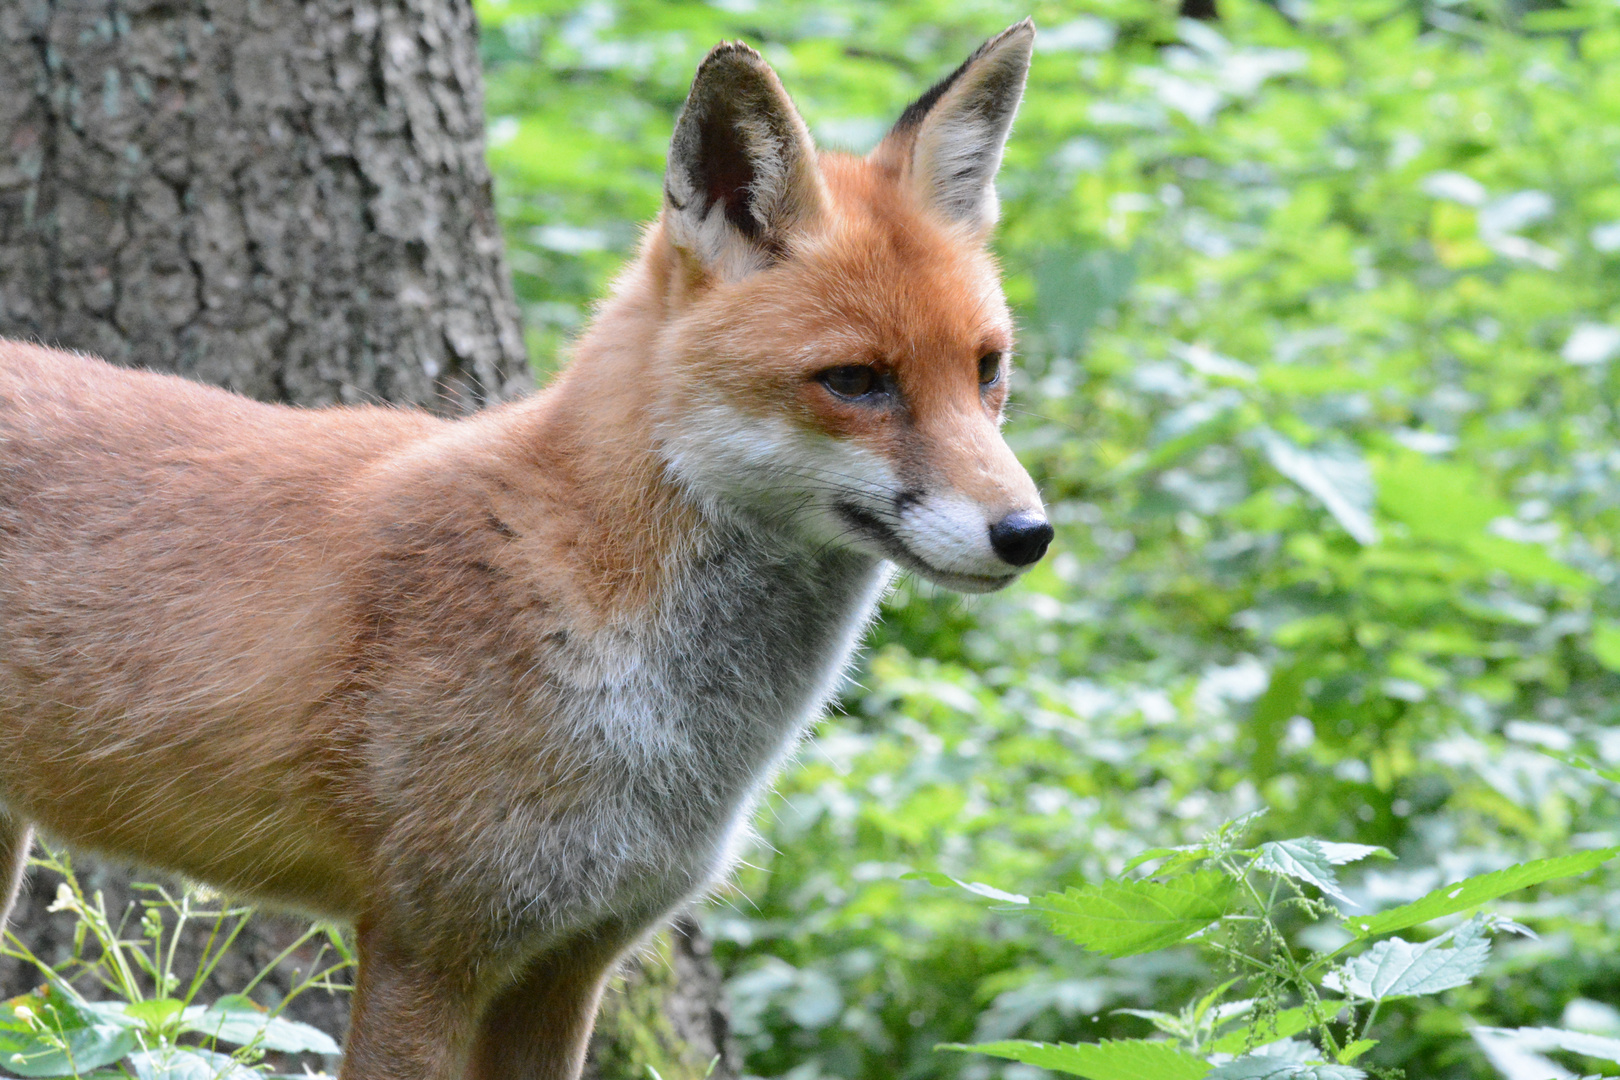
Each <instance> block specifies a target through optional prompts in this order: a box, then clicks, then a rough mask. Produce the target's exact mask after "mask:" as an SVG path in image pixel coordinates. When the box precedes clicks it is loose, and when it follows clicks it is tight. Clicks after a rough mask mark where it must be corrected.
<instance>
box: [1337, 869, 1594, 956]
mask: <svg viewBox="0 0 1620 1080" xmlns="http://www.w3.org/2000/svg"><path fill="white" fill-rule="evenodd" d="M1616 855H1620V847H1612V848H1601V849H1598V850H1595V851H1582V852H1578V853H1576V854H1574V855H1559V856H1557V857H1555V858H1551V859H1536V860H1534V861H1532V862H1526V863H1519V864H1518V865H1516V866H1510V867H1507V868H1506V869H1504V870H1493V871H1492V872H1491V873H1489V874H1480V875H1478V876H1477V877H1471V878H1467V879H1465V880H1463V881H1459V882H1457V883H1456V884H1454V885H1442V886H1441V887H1440V888H1438V889H1435V890H1434V891H1433V892H1431V893H1429V894H1428V895H1427V896H1423V897H1420V898H1418V899H1417V900H1414V901H1412V902H1411V903H1410V904H1403V905H1401V906H1400V907H1398V908H1391V909H1390V910H1388V911H1384V912H1380V913H1379V914H1377V915H1356V916H1352V917H1351V918H1349V919H1346V920H1345V925H1346V926H1347V927H1349V929H1350V930H1351V931H1352V932H1354V933H1355V934H1357V935H1359V936H1362V937H1370V936H1372V935H1375V934H1389V933H1393V932H1394V931H1396V930H1405V929H1406V928H1407V927H1409V926H1417V925H1419V924H1420V923H1426V922H1429V921H1431V920H1433V919H1438V918H1441V917H1442V916H1445V915H1455V914H1457V913H1458V912H1460V911H1467V910H1468V909H1469V908H1474V907H1478V906H1479V905H1480V904H1483V903H1485V902H1487V901H1489V900H1495V899H1496V898H1497V897H1499V896H1506V895H1507V894H1508V893H1510V892H1517V891H1518V890H1519V889H1523V888H1527V887H1529V886H1531V885H1539V884H1541V883H1542V882H1544V881H1553V880H1555V879H1557V878H1566V877H1574V876H1575V875H1576V874H1584V873H1586V872H1587V871H1588V870H1591V869H1593V868H1594V867H1598V866H1601V865H1603V864H1604V863H1606V862H1608V861H1609V860H1610V859H1612V858H1614V857H1615V856H1616Z"/></svg>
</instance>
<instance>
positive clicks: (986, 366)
mask: <svg viewBox="0 0 1620 1080" xmlns="http://www.w3.org/2000/svg"><path fill="white" fill-rule="evenodd" d="M1000 380H1001V354H1000V353H998V352H987V353H985V354H984V355H983V356H981V357H979V385H980V386H994V385H996V383H997V382H999V381H1000Z"/></svg>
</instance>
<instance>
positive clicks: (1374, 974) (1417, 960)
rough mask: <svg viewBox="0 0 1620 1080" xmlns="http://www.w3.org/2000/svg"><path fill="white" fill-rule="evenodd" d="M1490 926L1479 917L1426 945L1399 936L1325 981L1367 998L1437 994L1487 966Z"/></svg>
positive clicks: (1372, 949) (1427, 942) (1368, 951)
mask: <svg viewBox="0 0 1620 1080" xmlns="http://www.w3.org/2000/svg"><path fill="white" fill-rule="evenodd" d="M1485 927H1486V921H1485V920H1484V919H1483V918H1480V917H1478V916H1476V917H1475V918H1472V919H1470V920H1468V922H1466V923H1464V924H1463V925H1461V926H1459V927H1457V929H1455V930H1453V931H1452V932H1451V933H1449V934H1445V935H1442V936H1441V937H1437V938H1435V939H1434V940H1433V941H1426V942H1424V943H1423V944H1421V945H1415V944H1413V943H1412V942H1410V941H1403V940H1402V939H1400V938H1391V939H1389V940H1388V941H1380V942H1379V943H1378V944H1376V945H1374V946H1373V947H1372V948H1370V949H1368V950H1367V951H1366V952H1364V953H1362V954H1361V955H1360V956H1357V957H1354V958H1353V959H1351V960H1347V961H1346V962H1345V964H1344V966H1343V968H1341V969H1340V970H1339V971H1336V972H1330V973H1329V974H1328V975H1326V976H1325V977H1323V979H1322V984H1323V985H1324V986H1328V987H1331V988H1332V989H1334V990H1338V991H1340V992H1341V993H1344V994H1349V995H1352V996H1354V997H1358V998H1364V999H1366V1000H1368V1001H1383V1000H1385V999H1388V998H1398V997H1416V996H1418V995H1420V994H1437V993H1439V992H1440V991H1442V990H1450V989H1451V988H1453V987H1456V986H1462V985H1464V984H1466V983H1467V982H1468V981H1469V980H1471V979H1472V978H1473V977H1474V976H1475V975H1478V974H1479V973H1480V972H1481V971H1483V970H1484V969H1485V961H1486V960H1487V959H1489V958H1490V955H1491V943H1490V940H1489V939H1488V938H1486V937H1485Z"/></svg>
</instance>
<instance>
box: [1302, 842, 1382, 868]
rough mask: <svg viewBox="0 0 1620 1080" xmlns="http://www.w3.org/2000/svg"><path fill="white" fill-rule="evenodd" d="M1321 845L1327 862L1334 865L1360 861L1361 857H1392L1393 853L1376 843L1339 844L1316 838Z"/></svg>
mask: <svg viewBox="0 0 1620 1080" xmlns="http://www.w3.org/2000/svg"><path fill="white" fill-rule="evenodd" d="M1317 843H1318V844H1321V845H1322V852H1323V854H1325V855H1326V856H1327V860H1328V862H1330V863H1332V864H1333V865H1334V866H1343V865H1344V864H1345V863H1353V862H1360V861H1361V860H1362V859H1374V858H1376V859H1393V858H1394V857H1395V853H1394V852H1393V851H1391V850H1389V848H1387V847H1379V846H1378V845H1377V844H1340V843H1337V842H1335V841H1333V840H1318V841H1317Z"/></svg>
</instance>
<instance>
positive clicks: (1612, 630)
mask: <svg viewBox="0 0 1620 1080" xmlns="http://www.w3.org/2000/svg"><path fill="white" fill-rule="evenodd" d="M1591 648H1592V655H1593V656H1595V657H1597V660H1598V663H1600V664H1602V665H1603V666H1604V667H1606V668H1608V669H1609V670H1610V671H1620V623H1616V622H1615V621H1614V620H1612V619H1600V620H1598V621H1597V622H1595V623H1593V624H1592V646H1591Z"/></svg>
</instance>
